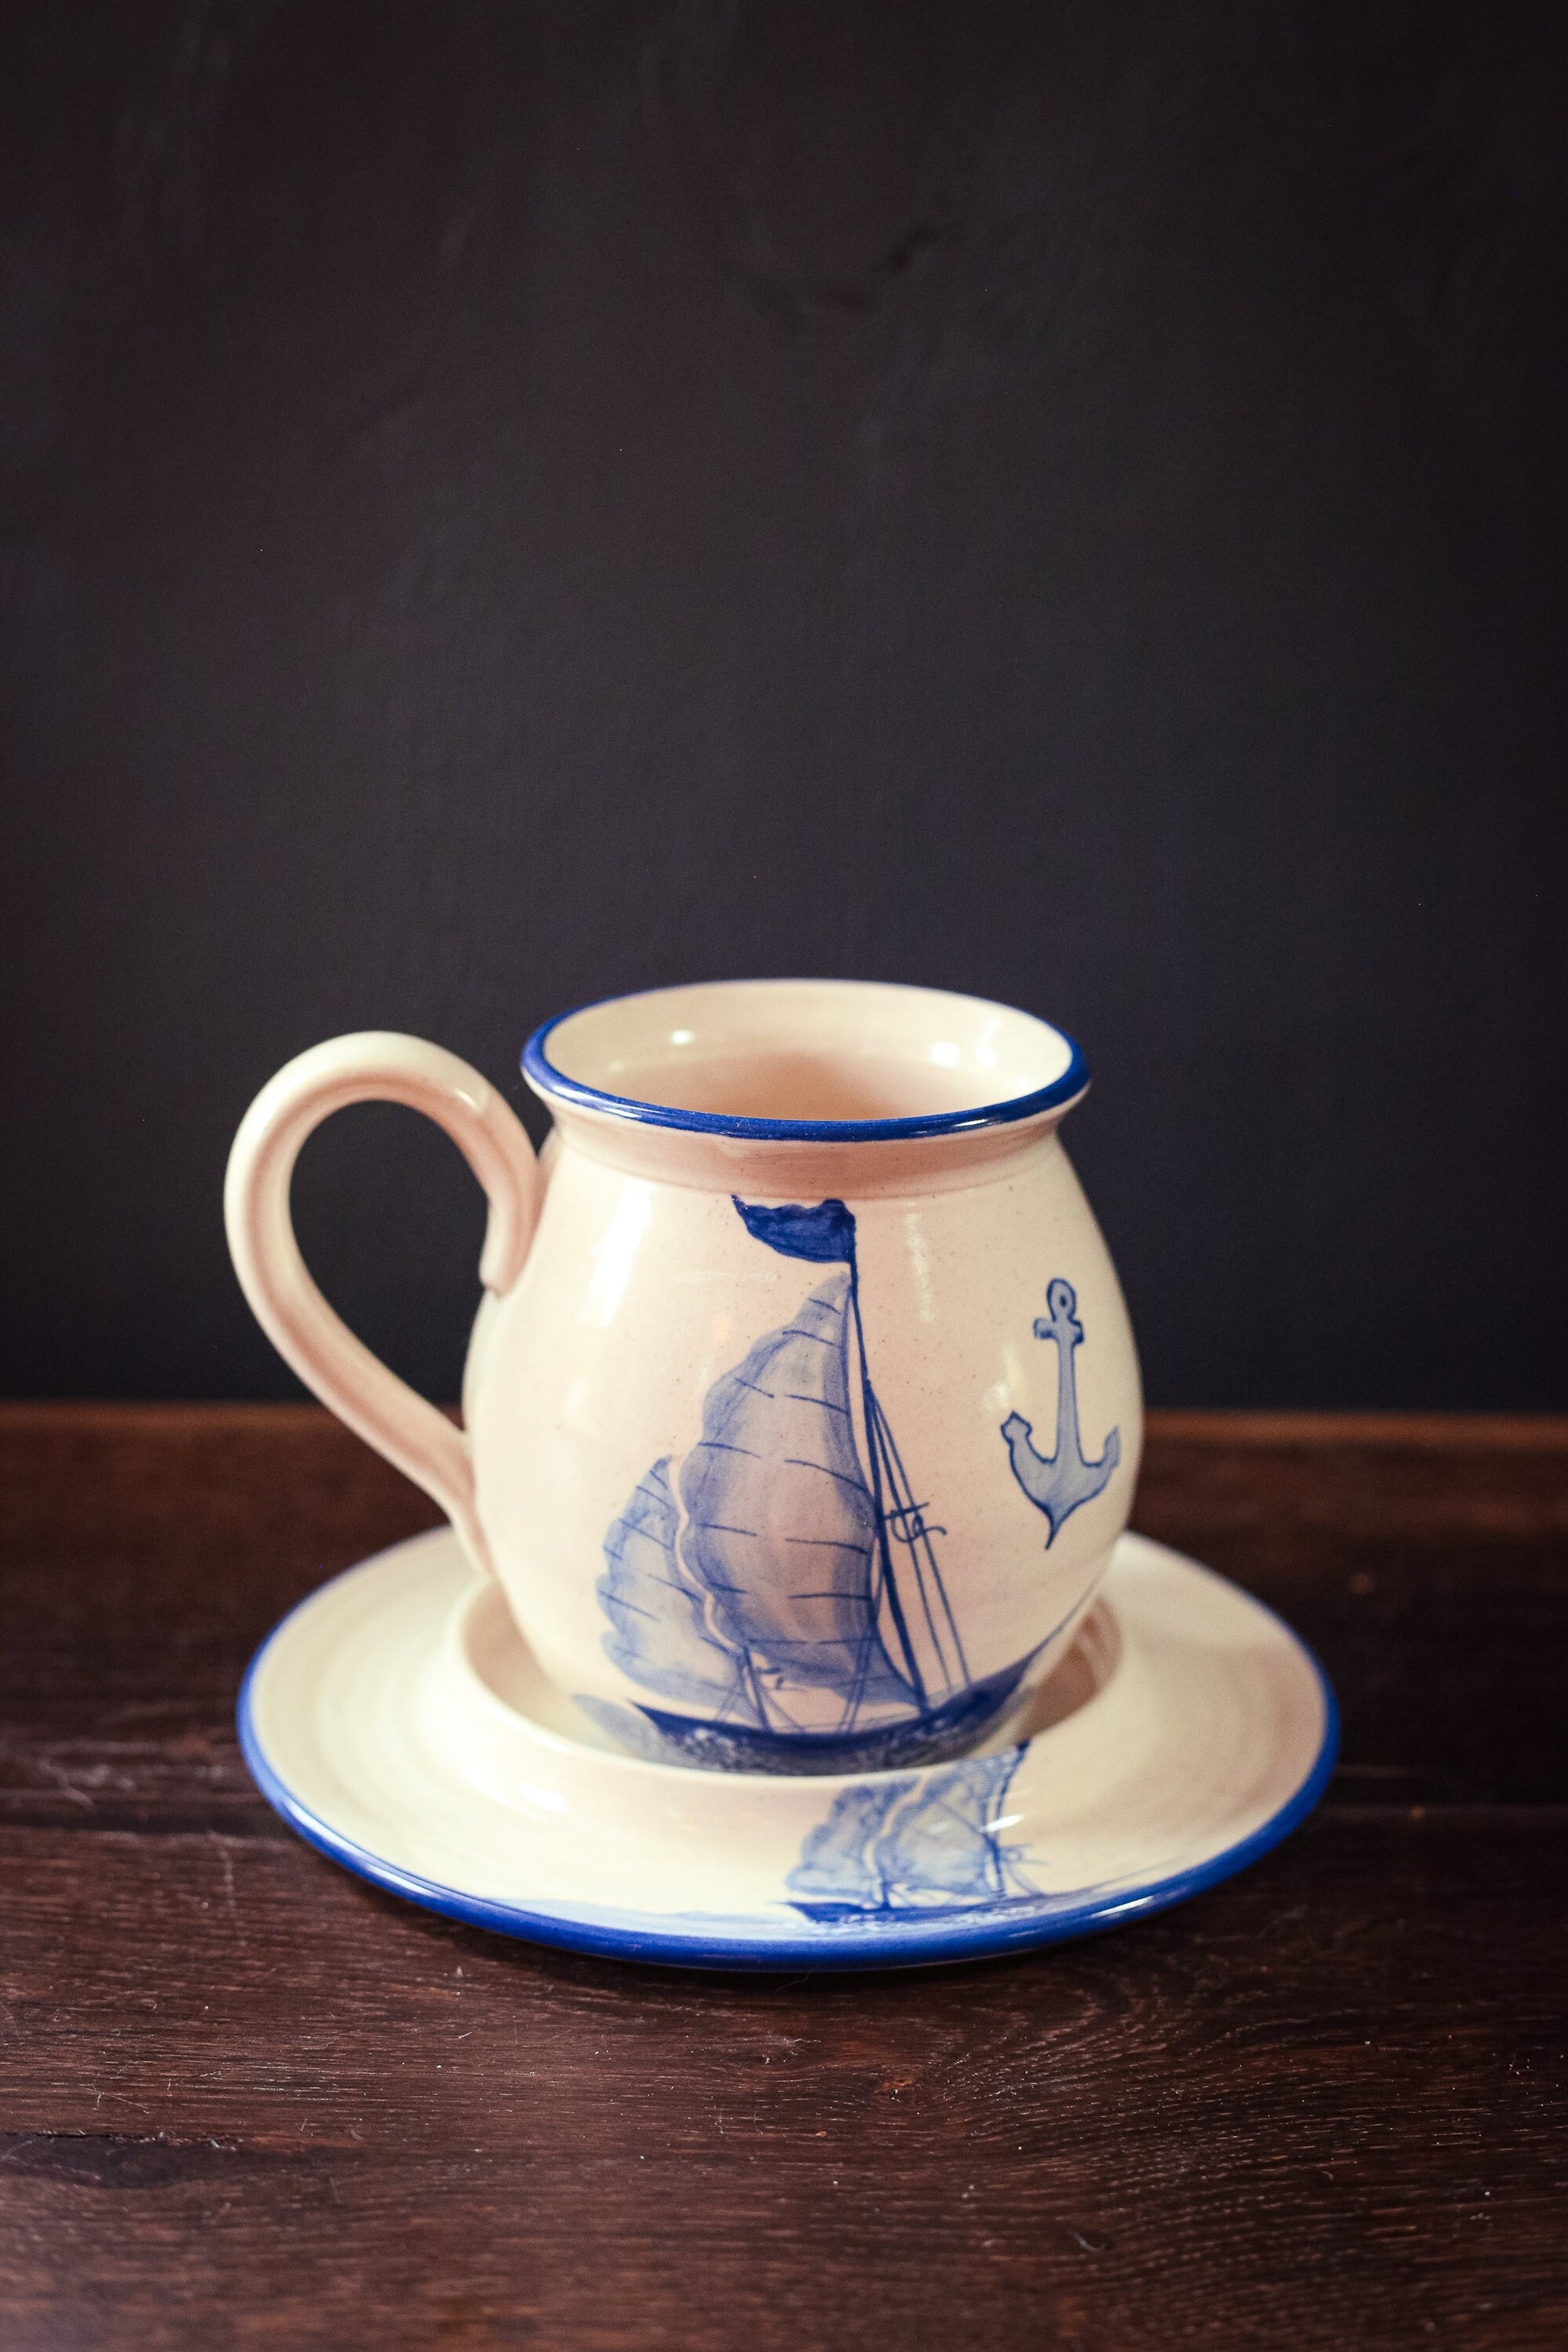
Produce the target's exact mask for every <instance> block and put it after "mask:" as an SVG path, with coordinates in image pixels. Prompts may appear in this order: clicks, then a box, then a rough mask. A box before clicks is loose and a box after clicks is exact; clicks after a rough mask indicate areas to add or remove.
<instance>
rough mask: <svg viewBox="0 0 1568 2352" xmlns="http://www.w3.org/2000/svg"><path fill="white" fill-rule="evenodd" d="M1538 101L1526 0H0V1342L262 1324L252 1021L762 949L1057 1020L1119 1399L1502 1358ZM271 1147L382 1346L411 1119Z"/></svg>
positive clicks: (512, 1057) (1542, 339) (490, 1042)
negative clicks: (1081, 1095) (0, 1112)
mask: <svg viewBox="0 0 1568 2352" xmlns="http://www.w3.org/2000/svg"><path fill="white" fill-rule="evenodd" d="M1565 120H1568V11H1564V10H1563V8H1562V7H1561V5H1557V0H1548V4H1547V5H1540V6H1528V5H1515V4H1514V0H1477V5H1465V6H1457V7H1451V8H1444V7H1443V6H1442V5H1437V0H1410V5H1391V0H1335V4H1334V5H1328V4H1327V0H1325V5H1289V0H1287V5H1281V6H1278V7H1263V8H1250V7H1245V6H1237V5H1231V0H1192V4H1191V5H1171V0H1150V5H1127V0H1082V5H1078V4H1077V0H1072V4H1071V5H1068V0H1019V5H997V4H996V0H963V5H954V4H953V0H949V5H945V6H941V7H921V6H918V5H912V0H886V5H870V0H824V4H823V5H812V6H800V5H784V0H770V5H729V6H726V5H682V6H659V5H646V6H642V7H625V6H621V7H611V6H593V5H584V0H560V5H531V6H525V5H517V0H495V5H471V0H470V5H463V0H442V5H385V0H379V5H375V6H366V5H363V0H353V5H349V4H348V0H342V5H334V0H308V5H307V0H271V4H270V5H269V0H231V5H222V0H209V5H192V4H191V0H186V5H179V6H176V5H121V6H112V5H102V0H96V5H95V0H73V5H70V6H68V7H65V6H61V5H59V0H10V5H7V6H6V7H5V10H4V11H3V12H0V122H3V152H0V175H3V189H4V219H3V256H4V269H5V288H6V290H5V310H4V321H3V325H0V338H3V349H0V362H3V383H0V459H3V499H4V514H3V519H0V585H3V593H4V598H5V620H4V636H3V642H0V684H3V693H4V724H5V752H4V758H5V769H4V783H5V811H6V824H5V835H6V846H5V858H4V898H5V905H4V908H3V921H4V950H5V957H6V960H7V964H8V967H9V976H8V981H7V988H6V1000H5V1001H6V1006H7V1016H8V1023H9V1028H10V1036H9V1043H8V1047H7V1055H6V1062H5V1085H6V1089H7V1102H6V1108H5V1148H4V1152H3V1153H0V1163H3V1165H0V1183H3V1185H4V1188H5V1200H4V1202H3V1203H0V1251H3V1254H4V1265H3V1273H0V1288H3V1297H4V1306H3V1308H0V1354H3V1361H0V1378H3V1380H4V1382H5V1384H6V1385H7V1386H8V1387H9V1388H10V1389H11V1390H12V1391H16V1392H24V1393H25V1392H54V1393H62V1392H69V1393H100V1394H103V1393H107V1394H114V1393H123V1394H138V1395H142V1394H206V1395H218V1396H222V1395H236V1394H244V1395H258V1396H259V1395H277V1394H284V1393H288V1392H289V1389H290V1385H291V1384H290V1382H289V1379H288V1376H287V1375H286V1374H285V1373H284V1372H283V1371H282V1370H281V1367H280V1366H279V1364H278V1363H277V1362H276V1360H274V1358H273V1357H272V1355H271V1352H270V1350H269V1349H268V1346H267V1344H266V1343H265V1341H263V1340H262V1339H261V1338H260V1336H259V1334H258V1332H257V1331H256V1330H255V1329H254V1328H253V1327H252V1326H251V1324H250V1321H249V1318H248V1316H247V1311H246V1309H245V1307H244V1306H243V1303H242V1302H241V1300H240V1297H239V1296H238V1292H237V1288H236V1286H235V1285H234V1282H233V1279H232V1276H230V1274H229V1272H228V1269H227V1264H226V1257H225V1255H224V1250H223V1244H222V1238H221V1231H220V1221H219V1188H220V1182H221V1176H222V1169H223V1161H224V1158H225V1154H226V1148H227V1143H228V1139H229V1137H230V1135H231V1133H232V1130H233V1129H234V1126H235V1124H236V1122H237V1119H238V1118H239V1115H240V1113H241V1111H242V1110H243V1108H244V1107H245V1105H246V1102H247V1099H248V1098H249V1097H250V1095H251V1093H252V1092H253V1091H254V1089H255V1088H256V1087H257V1086H258V1084H259V1083H260V1082H261V1080H262V1079H263V1078H265V1077H266V1076H268V1073H269V1072H270V1071H271V1070H272V1069H273V1068H274V1067H275V1066H276V1065H277V1064H279V1062H281V1061H282V1060H283V1059H285V1058H286V1057H287V1056H288V1055H290V1054H292V1053H293V1052H295V1051H296V1050H298V1049H299V1048H300V1046H302V1045H307V1044H309V1043H310V1042H311V1041H312V1040H314V1039H316V1038H318V1037H321V1036H324V1035H327V1034H331V1033H332V1032H334V1031H339V1030H343V1029H351V1028H357V1027H363V1026H373V1025H374V1026H386V1027H404V1028H410V1029H414V1030H417V1031H421V1032H425V1033H427V1034H430V1035H433V1036H435V1037H437V1038H438V1039H440V1040H441V1041H443V1042H444V1043H446V1044H447V1045H452V1046H454V1047H456V1048H457V1049H458V1051H460V1052H462V1053H465V1054H467V1055H469V1056H470V1057H471V1058H473V1059H474V1060H475V1061H477V1062H478V1063H479V1065H480V1066H482V1067H483V1068H484V1069H485V1070H486V1071H487V1072H489V1074H490V1075H491V1076H495V1077H497V1078H500V1079H502V1080H505V1079H506V1078H507V1077H508V1074H509V1073H511V1074H515V1069H516V1055H517V1050H518V1047H519V1045H521V1040H522V1038H523V1035H524V1034H525V1033H526V1032H527V1031H528V1030H529V1028H530V1027H531V1025H532V1024H534V1023H535V1022H536V1021H538V1020H539V1019H540V1018H541V1017H542V1015H543V1014H544V1013H548V1012H550V1011H552V1010H554V1009H557V1008H558V1007H560V1006H563V1005H566V1004H570V1003H574V1002H578V1001H580V1000H583V999H584V998H591V997H595V996H600V995H604V994H607V993H611V992H616V991H619V990H623V989H629V988H635V987H639V986H644V985H648V984H652V983H655V982H663V981H668V980H673V979H677V978H683V977H702V976H708V975H720V974H726V973H733V972H762V973H766V972H781V971H821V972H828V973H849V974H867V975H878V976H885V977H889V978H908V979H913V980H919V981H924V982H936V983H941V984H944V985H951V986H953V987H957V988H962V989H968V990H973V991H977V992H982V993H984V994H988V995H994V996H998V997H1002V998H1005V999H1008V1000H1011V1001H1014V1002H1016V1003H1021V1004H1025V1005H1027V1006H1031V1007H1033V1008H1035V1009H1037V1010H1038V1011H1041V1012H1044V1013H1047V1014H1048V1015H1050V1016H1051V1017H1053V1018H1054V1019H1056V1020H1058V1021H1059V1022H1060V1023H1062V1024H1064V1025H1065V1026H1066V1027H1068V1029H1070V1030H1071V1031H1073V1032H1074V1033H1075V1034H1078V1035H1079V1037H1080V1038H1081V1039H1082V1040H1083V1042H1084V1044H1085V1045H1086V1046H1087V1047H1088V1050H1089V1055H1090V1057H1091V1059H1092V1061H1093V1062H1094V1064H1095V1066H1096V1068H1097V1071H1098V1074H1099V1076H1098V1086H1097V1090H1096V1093H1095V1095H1094V1096H1093V1097H1092V1098H1091V1100H1090V1102H1089V1105H1088V1106H1087V1107H1086V1108H1084V1109H1083V1110H1082V1111H1080V1112H1079V1114H1077V1115H1076V1116H1075V1118H1074V1120H1073V1122H1072V1124H1071V1128H1070V1129H1069V1142H1070V1145H1071V1147H1072V1148H1073V1149H1074V1150H1075V1154H1076V1157H1077V1159H1078V1161H1079V1166H1080V1168H1081V1170H1082V1171H1083V1172H1084V1175H1085V1177H1086V1181H1088V1183H1089V1190H1090V1193H1091V1197H1092V1198H1093V1199H1094V1200H1095V1202H1096V1204H1097V1207H1098V1208H1099V1211H1100V1216H1101V1219H1102V1222H1103V1223H1104V1224H1105V1226H1106V1228H1107V1231H1108V1233H1109V1235H1110V1241H1111V1244H1112V1247H1113V1248H1114V1249H1115V1251H1116V1253H1117V1255H1118V1257H1119V1259H1120V1262H1121V1267H1122V1271H1123V1276H1124V1279H1125V1281H1126V1285H1127V1288H1128V1292H1129V1296H1130V1298H1131V1305H1132V1310H1133V1314H1134V1317H1135V1318H1136V1321H1137V1323H1138V1326H1139V1328H1140V1332H1141V1335H1142V1342H1143V1347H1144V1351H1145V1360H1146V1370H1147V1376H1148V1384H1149V1389H1150V1392H1151V1395H1152V1398H1153V1399H1154V1400H1155V1401H1156V1402H1167V1403H1171V1402H1216V1403H1217V1402H1247V1403H1259V1404H1265V1403H1277V1404H1300V1403H1322V1404H1336V1403H1382V1404H1396V1403H1405V1404H1420V1403H1435V1404H1444V1405H1515V1404H1517V1405H1545V1404H1553V1403H1554V1404H1563V1403H1568V1377H1565V1371H1564V1364H1565V1358H1564V1351H1563V1344H1562V1339H1561V1334H1562V1329H1563V1306H1564V1299H1563V1289H1564V1285H1563V1247H1562V1243H1561V1239H1560V1236H1561V1234H1562V1230H1563V1220H1564V1215H1565V1206H1564V1203H1565V1192H1564V1186H1563V1113H1562V1108H1561V1107H1562V1102H1563V1046H1562V1038H1563V1018H1564V1009H1565V1003H1568V990H1565V987H1564V977H1565V975H1564V955H1563V914H1562V910H1561V903H1560V900H1561V887H1562V877H1563V805H1564V801H1563V784H1562V775H1563V750H1564V733H1565V729H1564V699H1565V698H1564V684H1563V617H1564V603H1565V599H1564V549H1565V547H1568V528H1565V526H1568V499H1565V497H1564V488H1565V483H1568V464H1565V459H1564V450H1563V366H1562V360H1563V343H1562V335H1563V320H1564V318H1568V287H1565V285H1564V277H1565V274H1568V273H1565V270H1564V251H1565V236H1564V231H1565V221H1568V206H1565V204H1564V187H1563V156H1564V149H1565V140H1564V132H1563V123H1564V121H1565ZM513 1093H514V1097H516V1098H517V1099H519V1100H520V1101H521V1084H515V1085H514V1087H513ZM299 1196H300V1224H301V1230H302V1233H303V1234H304V1235H305V1238H306V1241H307V1244H308V1248H309V1250H310V1253H311V1254H312V1255H313V1258H314V1261H315V1263H316V1265H317V1267H318V1269H319V1271H320V1272H321V1276H322V1279H323V1281H324V1282H325V1284H326V1286H327V1287H328V1288H329V1289H330V1290H331V1293H332V1294H333V1295H334V1296H335V1297H337V1298H338V1300H339V1301H340V1303H342V1305H343V1306H344V1307H346V1308H347V1309H348V1310H349V1311H350V1312H351V1313H352V1314H353V1316H354V1317H355V1318H356V1319H357V1320H358V1321H359V1323H360V1325H361V1327H362V1328H363V1329H364V1330H365V1332H366V1334H367V1336H368V1337H370V1338H372V1339H374V1341H375V1342H377V1343H378V1344H380V1345H382V1346H383V1347H384V1348H385V1349H387V1350H388V1351H389V1352H390V1353H391V1355H392V1356H393V1358H394V1360H395V1361H396V1362H397V1363H398V1365H399V1366H400V1368H402V1369H404V1370H406V1371H408V1372H409V1373H410V1374H411V1375H415V1376H416V1377H418V1378H419V1379H420V1380H421V1381H423V1382H425V1383H426V1385H428V1386H429V1387H431V1388H432V1389H434V1390H435V1391H437V1392H443V1393H448V1394H449V1393H453V1392H455V1390H456V1386H457V1374H458V1361H459V1358H460V1349H461V1343H462V1336H463V1331H464V1327H465V1324H466V1321H467V1318H468V1315H469V1314H470V1312H471V1310H472V1306H473V1302H474V1298H475V1296H476V1293H475V1286H474V1276H473V1265H474V1259H475V1255H476V1251H477V1245H478V1237H479V1204H478V1199H477V1195H471V1192H470V1188H469V1186H468V1179H467V1177H466V1175H465V1174H464V1172H463V1171H462V1170H461V1168H460V1165H459V1163H458V1160H457V1158H456V1155H455V1154H454V1153H453V1152H452V1151H451V1150H450V1147H449V1146H447V1144H446V1143H445V1142H444V1141H443V1140H442V1139H439V1138H438V1137H437V1136H436V1135H435V1134H434V1132H433V1131H432V1130H429V1129H421V1128H420V1127H419V1124H418V1122H417V1121H416V1120H414V1119H413V1118H409V1117H408V1116H406V1115H405V1114H401V1113H397V1112H393V1111H374V1110H368V1111H360V1112H355V1113H353V1114H350V1115H348V1116H346V1117H345V1118H343V1119H342V1120H341V1121H340V1122H339V1123H338V1126H337V1128H336V1129H333V1130H331V1131H329V1132H328V1133H327V1134H326V1135H324V1136H322V1137H321V1138H320V1139H317V1141H316V1142H314V1143H313V1144H312V1145H311V1146H310V1150H309V1151H308V1152H307V1155H306V1159H305V1161H304V1163H303V1164H302V1168H301V1173H300V1185H299Z"/></svg>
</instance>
